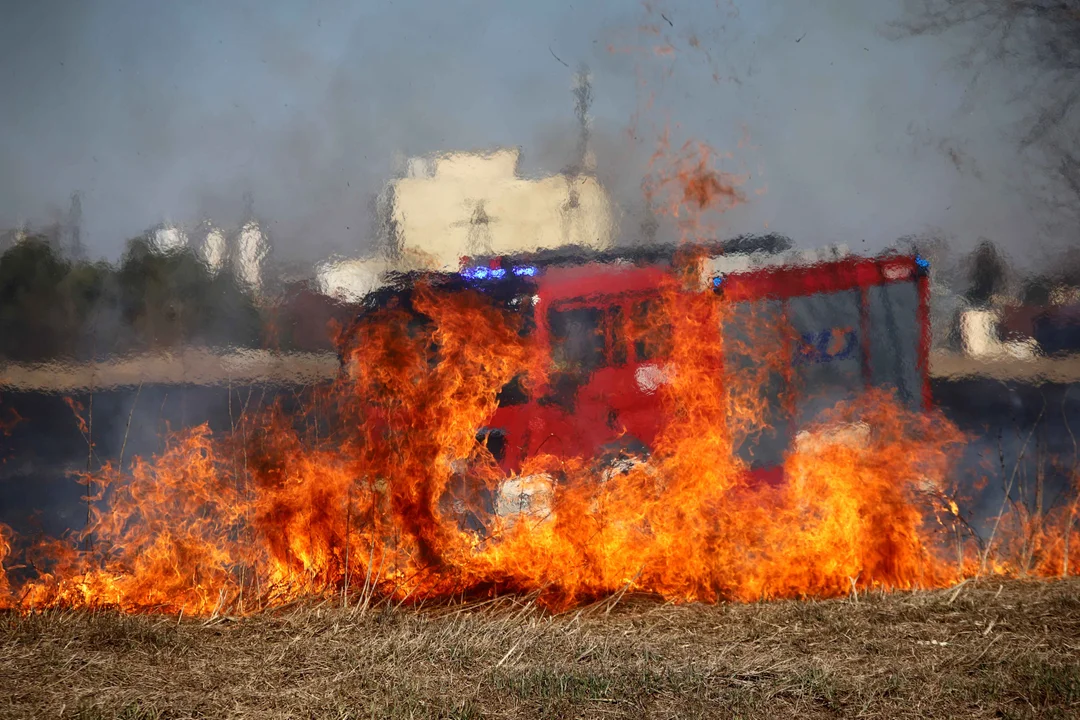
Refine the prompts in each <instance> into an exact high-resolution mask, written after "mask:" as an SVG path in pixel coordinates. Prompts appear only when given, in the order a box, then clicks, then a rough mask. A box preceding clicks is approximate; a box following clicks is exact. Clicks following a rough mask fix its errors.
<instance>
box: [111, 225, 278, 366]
mask: <svg viewBox="0 0 1080 720" xmlns="http://www.w3.org/2000/svg"><path fill="white" fill-rule="evenodd" d="M117 286H118V287H117V289H118V294H119V305H120V311H121V316H122V319H123V321H124V323H125V324H126V325H127V326H128V327H129V328H130V329H131V331H130V332H129V335H128V342H129V343H130V344H131V345H132V346H133V347H134V348H140V349H149V348H161V347H177V346H180V345H183V344H196V345H210V346H227V345H235V346H243V347H251V346H253V345H256V344H257V343H258V341H259V336H260V325H261V319H260V317H259V312H258V309H257V308H256V307H255V304H254V301H253V300H252V298H251V296H250V294H248V293H247V292H245V291H244V289H242V288H241V287H240V285H239V283H238V282H237V280H236V278H235V276H234V275H233V274H232V273H228V272H221V273H216V274H211V273H210V270H209V268H207V266H206V265H205V264H204V263H203V262H201V261H200V259H199V258H198V257H197V256H196V254H195V253H194V252H193V251H192V250H190V249H189V248H183V249H180V250H174V251H169V252H162V251H161V250H159V249H157V248H156V247H155V245H154V243H153V241H152V240H151V239H150V238H148V237H139V238H135V239H133V240H131V241H129V243H128V248H127V251H126V252H125V254H124V258H123V261H122V262H121V265H120V268H119V270H118V272H117Z"/></svg>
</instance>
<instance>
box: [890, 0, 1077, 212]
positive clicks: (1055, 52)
mask: <svg viewBox="0 0 1080 720" xmlns="http://www.w3.org/2000/svg"><path fill="white" fill-rule="evenodd" d="M907 10H908V13H907V17H908V19H907V20H905V21H903V22H900V23H897V25H896V27H897V28H898V29H899V30H900V31H901V33H903V34H907V35H937V34H941V33H944V32H947V31H951V30H956V29H967V30H971V31H973V32H974V35H973V42H972V45H971V48H970V50H969V51H968V52H967V53H965V54H964V55H963V56H962V57H961V60H962V61H963V63H964V64H965V66H968V67H971V68H972V69H973V77H972V81H973V82H977V81H978V80H979V77H980V75H981V73H982V71H983V70H984V69H985V68H987V67H990V66H992V65H998V66H1008V67H1011V68H1014V69H1016V70H1020V71H1029V73H1030V74H1029V77H1030V79H1029V81H1028V82H1027V84H1026V86H1025V88H1024V92H1023V95H1022V97H1021V99H1022V100H1024V101H1025V102H1026V103H1027V104H1028V106H1029V107H1030V108H1031V111H1030V112H1029V113H1028V114H1027V116H1026V119H1025V124H1024V127H1023V132H1022V133H1021V138H1020V145H1021V148H1022V149H1025V150H1034V149H1038V150H1041V151H1042V153H1043V156H1044V162H1045V164H1046V165H1047V169H1048V170H1049V171H1050V175H1051V177H1053V178H1055V179H1056V180H1057V183H1056V185H1055V186H1054V187H1051V188H1049V192H1048V193H1047V196H1046V198H1045V199H1046V200H1048V201H1049V202H1050V204H1051V205H1052V206H1054V207H1055V208H1056V209H1057V210H1064V211H1067V213H1068V215H1069V216H1071V218H1072V221H1073V222H1075V221H1076V220H1078V219H1080V133H1078V132H1077V130H1078V128H1080V0H907Z"/></svg>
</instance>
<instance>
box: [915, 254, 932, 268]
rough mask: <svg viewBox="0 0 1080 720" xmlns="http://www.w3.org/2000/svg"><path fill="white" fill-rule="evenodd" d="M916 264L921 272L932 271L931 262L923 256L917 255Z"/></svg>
mask: <svg viewBox="0 0 1080 720" xmlns="http://www.w3.org/2000/svg"><path fill="white" fill-rule="evenodd" d="M915 264H916V265H917V266H918V267H919V269H921V270H929V269H930V261H929V260H927V259H926V258H924V257H923V256H922V255H916V256H915Z"/></svg>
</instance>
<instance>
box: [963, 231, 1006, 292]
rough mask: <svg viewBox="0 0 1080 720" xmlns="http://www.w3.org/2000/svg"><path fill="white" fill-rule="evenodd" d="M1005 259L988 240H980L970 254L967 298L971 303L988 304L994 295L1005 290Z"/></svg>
mask: <svg viewBox="0 0 1080 720" xmlns="http://www.w3.org/2000/svg"><path fill="white" fill-rule="evenodd" d="M1007 272H1008V269H1007V266H1006V264H1005V259H1004V258H1003V257H1002V256H1001V253H1000V252H998V249H997V247H995V246H994V244H993V243H992V242H990V241H989V240H982V241H981V242H980V243H979V245H978V247H976V248H975V250H974V251H973V252H972V254H971V260H970V267H969V274H968V279H969V282H970V284H969V286H968V290H967V293H966V296H967V299H968V301H969V302H971V303H972V304H973V305H978V306H986V305H989V304H990V302H991V300H992V298H993V297H994V296H995V295H1000V294H1001V293H1002V292H1004V290H1005V284H1006V280H1007Z"/></svg>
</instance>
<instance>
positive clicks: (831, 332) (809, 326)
mask: <svg viewBox="0 0 1080 720" xmlns="http://www.w3.org/2000/svg"><path fill="white" fill-rule="evenodd" d="M861 307H862V303H861V298H860V296H859V291H858V290H846V291H843V292H836V293H818V294H816V295H805V296H801V297H793V298H791V299H790V300H788V318H789V319H790V320H791V325H792V327H793V328H794V330H795V347H794V348H793V349H794V358H793V365H794V367H793V370H794V375H795V379H796V388H795V392H796V394H797V395H798V398H799V400H798V405H799V408H798V422H799V424H800V425H802V424H803V423H806V422H809V421H810V420H812V419H813V418H814V417H815V416H816V415H817V414H818V413H820V412H821V411H823V410H826V409H828V408H831V407H833V406H834V405H836V403H838V402H840V401H842V400H849V399H851V398H852V397H854V396H855V394H856V393H858V392H859V391H860V390H862V388H863V372H862V371H863V352H862V339H861V335H862V333H861V331H860V317H861Z"/></svg>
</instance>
